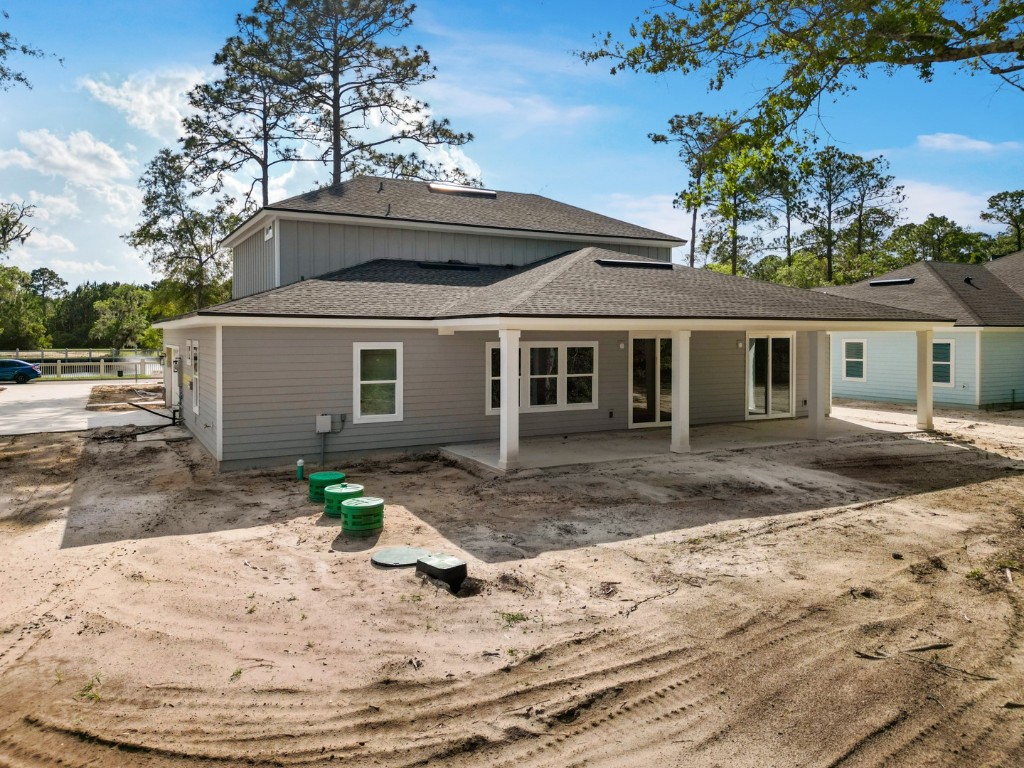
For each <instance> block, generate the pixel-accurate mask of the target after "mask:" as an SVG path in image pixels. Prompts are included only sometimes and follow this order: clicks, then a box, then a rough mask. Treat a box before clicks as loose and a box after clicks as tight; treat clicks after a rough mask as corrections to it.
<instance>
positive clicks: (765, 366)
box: [747, 334, 793, 419]
mask: <svg viewBox="0 0 1024 768" xmlns="http://www.w3.org/2000/svg"><path fill="white" fill-rule="evenodd" d="M792 415H793V337H792V336H791V335H784V336H773V335H771V334H763V335H750V336H748V337H747V418H750V419H770V418H782V417H786V416H792Z"/></svg>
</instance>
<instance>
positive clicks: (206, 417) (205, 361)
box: [164, 327, 219, 456]
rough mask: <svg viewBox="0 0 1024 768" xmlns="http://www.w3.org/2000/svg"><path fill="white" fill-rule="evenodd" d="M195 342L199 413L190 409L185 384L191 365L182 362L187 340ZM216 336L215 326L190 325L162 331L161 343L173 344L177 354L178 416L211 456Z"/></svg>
mask: <svg viewBox="0 0 1024 768" xmlns="http://www.w3.org/2000/svg"><path fill="white" fill-rule="evenodd" d="M190 339H191V340H198V341H199V413H198V414H196V413H194V412H193V410H192V390H191V389H189V387H188V384H187V382H188V379H189V378H190V377H191V376H192V375H193V374H192V368H191V366H189V365H186V363H185V357H186V355H187V353H188V341H189V340H190ZM216 343H217V337H216V329H215V328H213V327H208V328H190V329H188V330H182V331H164V344H165V345H176V346H177V347H178V352H179V354H180V355H181V358H182V359H181V363H180V370H179V374H178V375H180V376H181V379H179V381H181V382H183V383H182V391H181V399H182V408H181V418H182V420H183V421H184V423H185V426H186V427H187V428H188V429H189V431H190V432H192V434H193V435H195V437H196V439H197V440H199V442H200V443H202V444H203V447H204V448H205V449H206V450H207V451H209V452H210V454H211V455H213V456H216V455H217V429H218V427H219V424H218V420H217V376H218V375H219V371H218V370H217V349H216Z"/></svg>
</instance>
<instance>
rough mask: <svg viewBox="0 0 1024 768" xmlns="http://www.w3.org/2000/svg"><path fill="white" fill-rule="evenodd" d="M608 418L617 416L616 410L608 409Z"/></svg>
mask: <svg viewBox="0 0 1024 768" xmlns="http://www.w3.org/2000/svg"><path fill="white" fill-rule="evenodd" d="M608 418H609V419H614V418H615V411H608Z"/></svg>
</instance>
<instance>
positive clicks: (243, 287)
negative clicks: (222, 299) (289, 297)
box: [231, 229, 276, 299]
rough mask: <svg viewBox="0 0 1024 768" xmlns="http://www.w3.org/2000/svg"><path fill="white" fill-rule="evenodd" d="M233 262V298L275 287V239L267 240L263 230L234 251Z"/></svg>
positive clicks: (244, 241) (248, 238) (240, 244)
mask: <svg viewBox="0 0 1024 768" xmlns="http://www.w3.org/2000/svg"><path fill="white" fill-rule="evenodd" d="M232 262H233V263H232V272H231V275H232V279H231V298H233V299H240V298H241V297H243V296H251V295H252V294H254V293H259V292H260V291H269V290H270V289H271V288H273V287H274V280H275V277H276V275H275V274H274V272H275V269H274V239H273V238H271V239H269V240H266V239H265V238H264V236H263V230H262V229H261V230H260V231H259V232H256V233H255V234H253V235H251V236H250V237H247V238H246V239H245V240H243V241H242V242H241V243H239V244H238V245H237V246H235V248H233V249H232Z"/></svg>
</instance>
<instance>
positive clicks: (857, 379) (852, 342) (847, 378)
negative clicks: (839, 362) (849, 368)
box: [843, 339, 868, 381]
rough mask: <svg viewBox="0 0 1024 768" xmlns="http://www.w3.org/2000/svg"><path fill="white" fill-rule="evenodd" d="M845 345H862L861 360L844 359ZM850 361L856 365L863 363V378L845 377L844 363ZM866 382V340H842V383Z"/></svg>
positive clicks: (855, 358)
mask: <svg viewBox="0 0 1024 768" xmlns="http://www.w3.org/2000/svg"><path fill="white" fill-rule="evenodd" d="M847 344H862V345H863V346H862V347H861V354H862V355H863V357H862V358H857V357H853V358H847V357H846V345H847ZM847 360H851V361H853V362H856V363H863V374H864V375H863V376H860V377H857V376H847V375H846V361H847ZM867 380H868V340H867V339H843V381H867Z"/></svg>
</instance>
